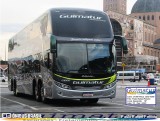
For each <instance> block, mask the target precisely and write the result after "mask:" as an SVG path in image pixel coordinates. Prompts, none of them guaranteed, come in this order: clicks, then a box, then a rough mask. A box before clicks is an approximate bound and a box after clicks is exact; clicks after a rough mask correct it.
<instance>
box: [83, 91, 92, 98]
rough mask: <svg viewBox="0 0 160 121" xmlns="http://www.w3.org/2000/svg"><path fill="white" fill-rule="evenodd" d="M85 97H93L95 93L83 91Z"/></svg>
mask: <svg viewBox="0 0 160 121" xmlns="http://www.w3.org/2000/svg"><path fill="white" fill-rule="evenodd" d="M83 97H93V93H90V92H85V93H83Z"/></svg>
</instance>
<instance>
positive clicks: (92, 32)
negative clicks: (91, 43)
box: [52, 10, 112, 38]
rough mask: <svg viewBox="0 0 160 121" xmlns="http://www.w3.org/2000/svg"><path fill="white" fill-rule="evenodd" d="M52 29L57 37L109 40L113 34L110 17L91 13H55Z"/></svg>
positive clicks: (69, 11) (53, 14) (53, 13)
mask: <svg viewBox="0 0 160 121" xmlns="http://www.w3.org/2000/svg"><path fill="white" fill-rule="evenodd" d="M52 29H53V34H54V35H56V36H62V37H78V38H108V37H111V32H112V31H111V26H110V22H109V19H108V17H107V16H106V15H105V14H103V13H101V12H91V11H71V10H68V11H67V10H66V11H53V12H52Z"/></svg>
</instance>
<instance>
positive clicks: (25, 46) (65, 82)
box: [8, 8, 125, 103]
mask: <svg viewBox="0 0 160 121" xmlns="http://www.w3.org/2000/svg"><path fill="white" fill-rule="evenodd" d="M118 38H120V39H121V41H123V42H125V39H122V38H121V37H118ZM115 41H116V39H115V38H114V35H113V30H112V27H111V23H110V19H109V17H108V16H107V15H106V14H105V13H104V12H101V11H95V10H88V9H66V8H54V9H50V10H48V11H47V12H45V13H44V14H43V15H42V16H40V17H39V18H38V19H36V20H35V21H34V22H32V23H31V24H30V25H28V26H27V27H25V28H24V29H23V30H22V31H20V32H19V33H17V34H16V35H15V36H14V37H12V38H11V39H10V40H9V45H8V46H9V52H8V56H9V60H8V62H9V72H8V73H9V85H8V87H9V89H10V90H11V91H13V93H14V95H15V96H18V95H19V94H20V93H24V94H29V95H33V97H34V98H35V99H36V100H37V101H42V102H46V101H47V99H80V100H81V101H88V102H90V103H96V102H98V99H99V98H115V95H116V64H117V62H116V48H115ZM117 41H118V40H117ZM123 47H124V46H123Z"/></svg>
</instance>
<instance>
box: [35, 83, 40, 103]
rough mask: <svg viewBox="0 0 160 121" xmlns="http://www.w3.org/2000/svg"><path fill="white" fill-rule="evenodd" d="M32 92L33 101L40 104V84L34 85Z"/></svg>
mask: <svg viewBox="0 0 160 121" xmlns="http://www.w3.org/2000/svg"><path fill="white" fill-rule="evenodd" d="M34 92H35V99H36V100H37V101H38V102H40V101H41V84H40V83H38V84H36V86H35V88H34Z"/></svg>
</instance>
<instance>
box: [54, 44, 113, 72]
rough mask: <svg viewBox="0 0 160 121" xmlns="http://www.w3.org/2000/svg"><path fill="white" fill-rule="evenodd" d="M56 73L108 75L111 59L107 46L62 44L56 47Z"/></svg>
mask: <svg viewBox="0 0 160 121" xmlns="http://www.w3.org/2000/svg"><path fill="white" fill-rule="evenodd" d="M57 49H58V50H57V62H56V63H57V71H58V72H64V73H105V72H106V73H108V72H109V71H108V69H111V66H112V59H113V58H111V57H112V56H111V53H110V49H109V45H108V44H80V43H78V44H77V43H72V44H71V43H63V44H58V45H57Z"/></svg>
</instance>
